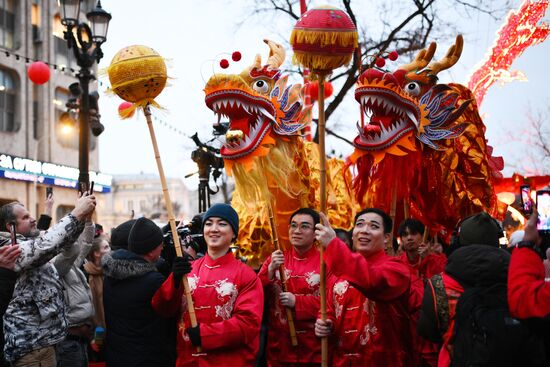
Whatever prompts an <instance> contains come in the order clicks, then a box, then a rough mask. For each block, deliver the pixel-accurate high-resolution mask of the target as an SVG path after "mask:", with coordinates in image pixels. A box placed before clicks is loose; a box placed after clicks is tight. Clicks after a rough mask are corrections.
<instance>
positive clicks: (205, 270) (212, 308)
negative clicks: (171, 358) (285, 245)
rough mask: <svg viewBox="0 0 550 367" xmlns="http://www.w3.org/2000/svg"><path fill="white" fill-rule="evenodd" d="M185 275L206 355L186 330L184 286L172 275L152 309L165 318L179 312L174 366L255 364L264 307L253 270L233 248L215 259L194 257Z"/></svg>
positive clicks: (261, 292) (154, 301) (187, 324)
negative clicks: (175, 281) (234, 253)
mask: <svg viewBox="0 0 550 367" xmlns="http://www.w3.org/2000/svg"><path fill="white" fill-rule="evenodd" d="M187 279H188V280H189V286H190V288H191V292H192V297H193V304H194V306H195V313H196V315H197V321H198V323H199V325H200V335H201V342H202V353H197V349H196V348H195V347H194V346H193V344H192V343H191V340H190V338H189V335H187V333H186V331H185V329H187V328H188V327H190V326H191V322H190V320H189V313H188V311H187V302H186V299H185V297H184V296H183V286H182V285H180V287H179V288H178V289H175V288H174V281H173V278H172V275H170V276H169V277H168V279H167V280H166V281H165V282H164V284H163V285H162V287H161V288H160V289H159V290H158V291H157V292H156V294H155V296H154V297H153V300H152V305H153V309H154V310H155V311H156V312H157V313H159V314H161V315H163V316H167V317H169V316H175V315H177V314H178V313H179V314H181V318H180V320H179V322H178V335H177V344H176V351H177V363H176V366H178V367H183V366H200V367H203V366H204V367H206V366H216V367H217V366H252V365H254V361H255V359H256V354H257V352H258V348H259V333H260V324H261V320H262V312H263V305H264V301H263V299H264V297H263V290H262V285H261V283H260V280H259V279H258V277H257V276H256V274H255V273H254V271H253V270H252V269H250V267H248V266H247V265H245V264H243V263H242V262H240V261H238V260H237V259H235V257H234V256H233V254H232V253H231V252H230V253H228V254H227V255H225V256H222V257H220V258H218V259H216V260H212V259H211V258H210V256H208V255H206V256H204V257H203V258H200V259H198V260H195V261H194V262H193V270H192V271H191V273H189V274H188V277H187ZM182 311H183V313H182Z"/></svg>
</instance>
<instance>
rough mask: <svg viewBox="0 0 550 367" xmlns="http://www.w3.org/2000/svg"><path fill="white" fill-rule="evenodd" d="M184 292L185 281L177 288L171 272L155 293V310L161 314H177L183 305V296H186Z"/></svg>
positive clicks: (166, 315) (153, 301) (153, 304)
mask: <svg viewBox="0 0 550 367" xmlns="http://www.w3.org/2000/svg"><path fill="white" fill-rule="evenodd" d="M183 293H184V289H183V283H180V286H179V288H178V289H176V287H174V276H173V274H170V276H168V278H167V279H166V280H165V281H164V283H162V286H161V287H160V288H159V289H158V290H157V291H156V292H155V294H154V295H153V298H152V299H151V306H152V307H153V310H154V311H155V312H156V313H157V314H159V315H161V316H164V317H173V316H176V315H178V313H179V310H180V307H181V298H182V297H183V296H184V295H183Z"/></svg>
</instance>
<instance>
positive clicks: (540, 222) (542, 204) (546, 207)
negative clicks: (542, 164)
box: [537, 190, 550, 234]
mask: <svg viewBox="0 0 550 367" xmlns="http://www.w3.org/2000/svg"><path fill="white" fill-rule="evenodd" d="M537 211H538V213H539V216H538V219H537V229H538V231H539V232H540V233H542V234H548V233H550V190H538V191H537Z"/></svg>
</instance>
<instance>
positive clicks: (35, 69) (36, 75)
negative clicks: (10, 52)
mask: <svg viewBox="0 0 550 367" xmlns="http://www.w3.org/2000/svg"><path fill="white" fill-rule="evenodd" d="M50 74H51V72H50V67H49V66H48V65H46V63H45V62H43V61H35V62H33V63H32V64H30V65H29V68H28V70H27V75H28V76H29V79H30V80H31V82H33V83H35V84H44V83H46V82H47V81H48V80H50Z"/></svg>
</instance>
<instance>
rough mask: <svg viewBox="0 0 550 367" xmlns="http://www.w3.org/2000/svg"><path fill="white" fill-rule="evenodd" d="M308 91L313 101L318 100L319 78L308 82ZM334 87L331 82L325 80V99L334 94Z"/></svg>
mask: <svg viewBox="0 0 550 367" xmlns="http://www.w3.org/2000/svg"><path fill="white" fill-rule="evenodd" d="M306 89H307V90H306V91H307V93H309V96H310V97H311V100H312V101H316V100H317V99H318V98H319V82H318V81H317V80H315V81H312V82H309V83H307V84H306ZM333 92H334V87H333V86H332V83H331V82H325V99H327V98H328V97H330V96H332V93H333Z"/></svg>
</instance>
